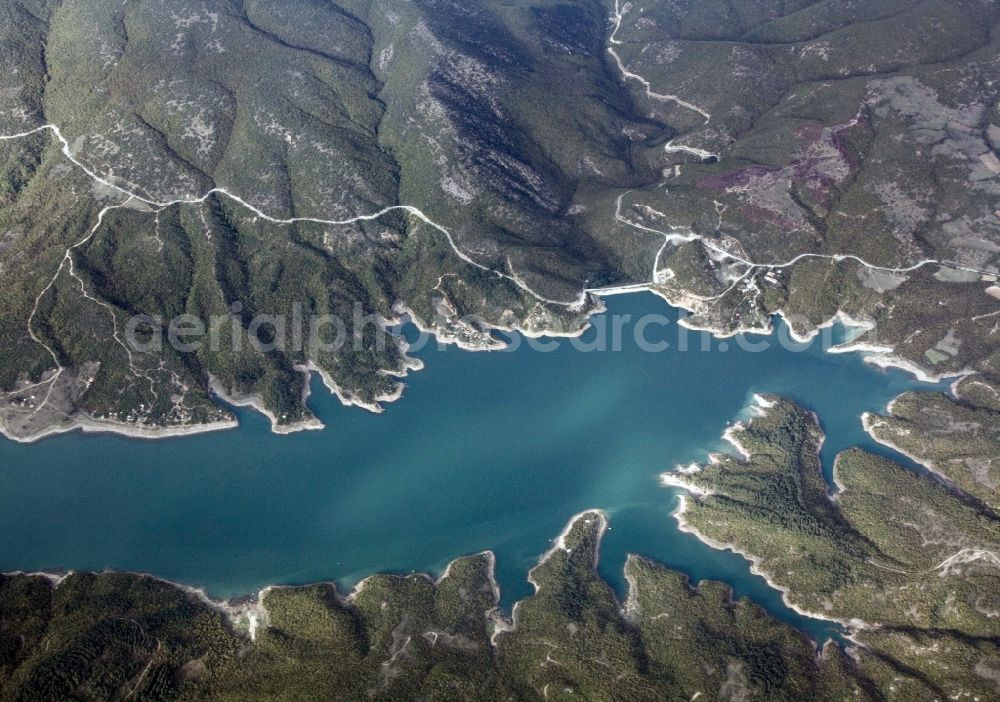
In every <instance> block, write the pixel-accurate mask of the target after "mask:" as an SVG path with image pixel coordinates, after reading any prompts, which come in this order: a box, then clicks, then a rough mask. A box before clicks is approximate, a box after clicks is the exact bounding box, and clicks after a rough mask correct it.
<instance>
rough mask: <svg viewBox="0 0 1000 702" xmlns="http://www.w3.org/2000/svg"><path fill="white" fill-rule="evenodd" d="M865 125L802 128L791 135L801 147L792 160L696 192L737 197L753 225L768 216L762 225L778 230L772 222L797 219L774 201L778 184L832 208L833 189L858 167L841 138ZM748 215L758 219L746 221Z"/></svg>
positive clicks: (737, 173)
mask: <svg viewBox="0 0 1000 702" xmlns="http://www.w3.org/2000/svg"><path fill="white" fill-rule="evenodd" d="M866 121H867V120H866V119H865V118H864V117H863V116H862V117H860V118H859V119H857V120H851V121H850V122H847V123H845V124H841V125H836V126H833V127H826V126H823V125H821V124H804V125H801V126H799V127H797V128H796V129H795V130H794V131H793V132H792V136H793V138H794V139H795V140H796V141H797V142H798V143H799V144H800V146H799V148H798V150H797V152H796V154H795V156H794V157H793V158H792V160H790V161H789V162H788V163H787V164H786V165H785V166H783V167H782V168H779V169H775V168H768V167H766V166H747V167H745V168H739V169H737V170H734V171H731V172H729V173H724V174H720V175H712V176H707V177H705V178H702V179H701V180H699V181H698V183H697V187H699V188H701V189H703V190H710V191H714V192H724V193H727V194H730V195H733V196H735V197H736V198H738V199H739V200H740V201H742V202H743V204H744V205H746V206H749V207H747V208H745V211H746V213H747V214H748V220H749V221H751V222H758V221H760V218H761V215H760V212H768V213H769V216H768V217H766V218H765V219H766V220H767V221H769V222H773V223H775V224H778V222H777V221H775V219H776V218H777V219H779V220H787V221H793V220H794V219H797V218H796V217H795V216H794V214H792V213H786V212H784V209H785V205H784V204H782V203H778V202H775V201H774V193H775V188H776V187H780V185H781V183H782V182H790V183H792V184H793V185H794V187H795V188H796V190H798V191H800V192H803V193H805V194H807V196H808V197H809V199H810V200H812V201H813V202H815V203H817V204H820V205H823V206H830V204H832V199H833V198H832V195H833V192H834V190H835V188H836V186H837V185H839V184H840V183H842V182H843V181H844V180H846V179H847V178H848V176H850V174H851V173H852V172H853V171H854V170H855V169H856V168H857V167H858V161H857V159H856V158H854V157H853V156H852V154H851V152H850V150H849V149H848V148H847V145H846V139H845V133H846V132H847V131H848V130H850V129H853V128H855V127H858V126H863V125H864V124H865V123H866ZM741 211H742V210H741ZM751 211H757V212H758V214H757V215H756V216H749V213H750V212H751Z"/></svg>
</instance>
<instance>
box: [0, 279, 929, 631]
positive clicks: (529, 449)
mask: <svg viewBox="0 0 1000 702" xmlns="http://www.w3.org/2000/svg"><path fill="white" fill-rule="evenodd" d="M605 304H606V306H607V308H608V311H607V312H606V313H605V315H613V314H618V315H625V314H629V315H631V316H632V323H631V324H625V325H624V327H623V334H622V345H621V346H622V348H621V350H605V351H591V352H586V351H583V350H580V349H578V348H575V347H574V345H573V344H571V343H570V341H569V340H567V339H560V340H558V343H557V346H558V348H556V349H555V350H554V351H551V352H543V351H539V350H536V349H533V348H531V347H530V345H529V344H527V343H523V342H522V343H520V344H519V348H517V349H516V350H513V351H503V352H491V353H469V352H465V351H462V350H459V349H457V348H455V347H446V348H444V349H443V350H439V349H438V345H437V344H436V342H433V341H431V342H430V343H429V344H427V346H426V347H425V348H424V349H423V350H422V351H420V352H418V353H416V354H415V355H417V356H419V357H420V358H421V359H422V360H423V361H424V362H425V364H426V367H425V369H424V370H422V371H420V372H417V373H411V374H410V376H409V377H408V378H406V381H405V382H406V384H407V387H406V391H405V393H404V396H403V398H402V399H401V400H400V401H398V402H396V403H393V404H389V405H387V406H386V411H385V412H384V413H383V414H381V415H376V414H372V413H370V412H366V411H364V410H361V409H358V408H348V407H343V406H341V405H340V403H339V401H338V400H337V399H336V398H335V397H333V396H332V395H330V394H329V393H328V392H326V390H325V388H323V386H322V384H321V383H319V382H318V381H315V382H314V384H313V394H312V396H311V397H310V399H309V403H310V406H311V408H312V409H313V411H314V412H315V413H316V414H317V416H318V417H319V418H320V419H321V420H322V421H323V422H324V423H325V424H326V425H327V427H326V429H325V430H323V431H310V432H302V433H298V434H292V435H288V436H278V435H276V434H273V433H271V432H270V424H269V422H268V421H267V419H265V418H264V417H263V416H261V415H259V414H257V413H255V412H253V411H252V410H247V409H238V408H236V409H234V411H235V412H236V414H237V415H238V418H239V421H240V425H241V426H240V428H239V429H236V430H232V431H224V432H217V433H211V434H203V435H198V436H190V437H183V438H174V439H165V440H160V441H154V442H151V441H141V440H135V439H128V438H124V437H119V436H114V435H83V434H79V433H77V434H70V435H64V436H60V437H55V438H50V439H46V440H44V441H41V442H40V443H37V444H34V445H21V444H16V443H14V442H10V441H4V440H0V570H2V571H12V570H25V571H34V570H43V569H73V570H103V569H106V568H107V569H116V570H128V571H138V572H147V573H152V574H155V575H157V576H159V577H162V578H166V579H169V580H173V581H177V582H180V583H184V584H189V585H195V586H200V587H203V588H205V589H206V590H207V591H208V593H209V594H211V595H212V596H215V597H231V596H236V595H241V594H246V593H251V592H256V591H257V590H258V589H260V588H261V587H263V586H266V585H271V584H300V583H308V582H314V581H319V580H334V581H336V582H337V583H338V584H339V585H340V586H341V587H342V589H343V590H344V591H345V592H346V591H347V590H349V589H350V588H351V587H352V586H353V585H354V584H355V583H357V582H358V581H359V580H361V579H362V578H364V577H365V576H367V575H370V574H372V573H376V572H396V573H409V572H413V571H417V572H428V573H431V574H439V573H440V572H441V571H443V570H444V568H445V566H446V565H447V563H448V562H449V561H450V560H452V559H453V558H455V557H457V556H461V555H466V554H471V553H475V552H479V551H483V550H485V549H491V550H493V551H494V552H495V553H496V556H497V579H498V581H499V583H500V587H501V592H502V597H503V605H504V608H505V610H506V611H508V612H509V611H510V607H511V605H512V604H513V602H515V601H516V600H518V599H521V598H523V597H525V596H527V595H530V594H531V592H532V587H531V585H530V584H529V583H528V582H527V580H526V575H527V572H528V570H529V569H530V568H531V567H532V566H534V565H535V564H536V563H537V561H538V558H539V556H540V555H541V554H542V553H543V552H544V551H545V550H547V549H548V548H549V546H550V545H551V540H552V539H554V538H555V537H556V536H557V535H558V534H559V532H560V531H561V530H562V529H563V528H564V527H565V525H566V523H567V521H568V520H569V519H570V518H571V517H572V516H573V515H574V514H577V513H579V512H581V511H583V510H585V509H589V508H601V509H604V510H605V511H606V512H607V513H608V516H609V519H610V530H609V531H608V533H607V536H606V538H605V541H604V543H603V546H602V551H601V562H600V570H601V573H602V575H603V576H604V577H605V578H606V579H607V580H608V581H609V582H610V583H611V584H612V585H613V586H614V587H615V589H616V590H617V592H618V594H619V596H622V597H623V596H624V594H625V592H626V587H627V585H626V583H625V582H624V578H623V576H622V567H623V565H624V561H625V557H626V554H628V553H638V554H642V555H644V556H647V557H649V558H651V559H653V560H655V561H658V562H660V563H662V564H663V565H666V566H668V567H671V568H675V569H678V570H680V571H683V572H684V573H687V574H688V575H689V576H690V577H691V578H692V580H695V581H697V580H700V579H703V578H710V579H715V580H721V581H724V582H726V583H728V584H729V585H730V586H732V588H733V590H734V593H735V595H736V596H738V597H739V596H747V597H749V598H751V599H752V600H753V601H755V602H757V603H758V604H760V605H761V606H763V607H764V608H765V609H766V610H767V611H768V612H769V613H771V614H772V615H773V616H775V617H777V618H779V619H781V620H782V621H785V622H787V623H789V624H792V625H794V626H796V627H797V628H799V629H801V630H803V631H805V632H806V633H807V634H809V635H810V636H812V637H813V638H815V639H819V640H821V639H825V638H826V637H827V636H828V635H830V634H831V632H833V631H835V626H834V625H831V623H829V622H825V621H820V620H815V619H810V618H808V617H804V616H801V615H799V614H796V613H795V612H793V611H792V610H790V609H789V608H788V607H786V606H785V605H784V604H783V603H782V601H781V598H780V595H779V593H778V592H777V591H775V590H773V589H772V588H770V587H769V586H768V585H767V584H766V583H765V582H764V580H763V579H762V578H760V577H757V576H754V575H752V574H751V573H750V570H749V563H748V562H747V561H746V560H744V559H743V558H742V557H741V556H738V555H736V554H734V553H731V552H723V551H717V550H713V549H711V548H709V547H707V546H705V545H703V544H701V543H700V542H699V541H698V540H697V539H695V538H694V537H693V536H690V535H688V534H684V533H681V532H679V531H678V529H677V524H676V522H675V520H674V519H673V517H672V516H671V513H672V511H673V510H674V508H675V507H676V493H675V492H674V491H673V490H672V489H668V488H665V487H662V486H661V485H660V482H659V476H660V474H661V473H663V472H665V471H667V470H670V469H673V468H674V467H675V466H677V465H678V464H687V463H690V462H693V461H704V460H706V458H707V454H708V453H709V452H711V451H720V450H730V447H729V446H728V444H725V443H723V442H722V440H721V436H722V433H723V432H724V431H725V429H726V428H727V426H728V425H729V424H731V423H732V422H733V421H736V420H738V419H741V418H746V417H747V416H748V414H747V409H748V406H749V405H750V403H751V402H752V398H753V395H754V393H774V394H779V395H783V396H787V397H789V398H791V399H793V400H795V401H796V402H798V403H799V404H801V405H803V406H804V407H806V408H808V409H811V410H815V411H816V412H817V413H818V414H819V416H820V420H821V422H822V425H823V429H824V431H825V432H826V435H827V439H826V442H825V444H824V446H823V453H822V457H823V462H824V470H825V471H826V472H827V474H828V475H829V471H830V468H831V465H832V461H833V458H834V456H836V454H837V453H839V452H840V451H842V450H844V449H846V448H848V447H851V446H862V447H864V448H866V449H868V450H871V451H874V452H877V453H880V454H883V455H890V456H891V457H892V458H894V459H896V460H898V461H900V462H902V463H905V464H907V465H910V466H911V467H912V464H910V463H909V461H907V459H905V458H903V457H901V456H899V455H898V454H894V453H893V452H891V451H890V450H889V449H886V448H884V447H881V446H879V445H878V444H876V443H875V442H873V441H872V440H871V438H870V437H868V436H867V435H866V434H865V433H864V431H863V429H862V426H861V419H860V415H861V414H862V413H863V412H865V411H883V410H884V408H885V406H886V404H887V403H888V402H889V400H891V399H892V398H893V397H895V396H896V395H898V394H900V393H901V392H904V391H906V390H909V389H925V390H926V389H935V388H936V386H934V385H929V384H926V383H920V382H918V381H916V380H915V379H914V378H913V377H912V376H910V375H908V374H906V373H904V372H902V371H898V370H887V371H886V370H881V369H879V368H875V367H872V366H871V365H868V364H866V363H864V362H863V361H862V358H861V355H860V354H856V353H844V354H831V353H827V352H826V351H824V350H823V348H822V344H821V343H820V341H819V339H817V340H815V342H814V343H812V344H810V345H809V347H808V348H807V349H804V350H789V349H786V348H783V345H782V344H779V343H778V335H777V334H781V333H782V332H787V329H784V328H783V322H781V321H780V320H776V327H777V328H778V333H777V334H776V335H772V336H771V337H764V336H759V335H757V336H755V335H751V336H749V337H747V338H746V342H748V343H750V344H755V345H760V344H762V342H766V344H767V345H768V346H769V347H770V348H768V349H767V350H765V351H760V352H751V351H747V350H744V349H743V348H742V347H743V346H745V345H746V344H742V343H738V342H739V341H740V340H738V339H728V340H726V339H714V338H711V337H710V336H709V335H707V334H705V333H702V332H694V331H688V332H686V334H687V344H688V349H687V350H686V351H684V350H681V349H679V348H678V343H677V339H678V336H679V334H680V331H679V327H678V325H677V324H676V321H677V319H678V316H679V314H680V313H679V312H678V311H677V310H674V309H672V308H670V307H668V306H667V305H666V304H665V303H664V302H663V301H662V300H661V299H659V298H657V297H655V296H653V295H652V294H649V293H638V294H632V295H622V296H615V297H608V298H606V299H605ZM646 314H657V315H662V316H663V317H665V318H666V319H669V320H670V322H669V323H668V324H665V325H664V324H662V323H659V322H658V323H655V324H651V325H648V326H647V328H646V330H645V337H646V338H647V339H649V340H651V341H657V340H661V339H665V340H667V341H669V342H670V344H671V346H670V348H668V349H666V350H661V351H659V352H652V351H649V350H643V349H642V348H640V344H638V343H636V340H635V338H634V334H633V331H634V326H635V325H634V322H635V321H636V320H638V319H639V318H640V317H641V316H642V315H646ZM594 321H595V322H596V323H597V324H601V323H600V322H599V320H598V319H597V318H595V320H594ZM606 326H607V328H608V330H609V331H610V328H611V327H612V326H613V325H611V324H607V325H606ZM404 333H406V334H407V335H408V336H412V335H414V334H415V330H413V329H412V328H409V329H404ZM832 333H833V334H834V335H835V336H837V337H839V340H843V338H844V335H845V333H846V332H845V330H844V329H836V328H835V329H834V330H833V332H832ZM596 334H597V330H596V329H593V330H591V331H589V332H587V333H586V334H585V335H584V336H583V337H582V338H581V339H580V342H581V343H586V342H588V341H591V340H593V339H594V338H595V335H596ZM539 341H541V342H543V343H544V344H546V345H547V344H551V343H552V342H553V340H539ZM609 345H610V343H609Z"/></svg>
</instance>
